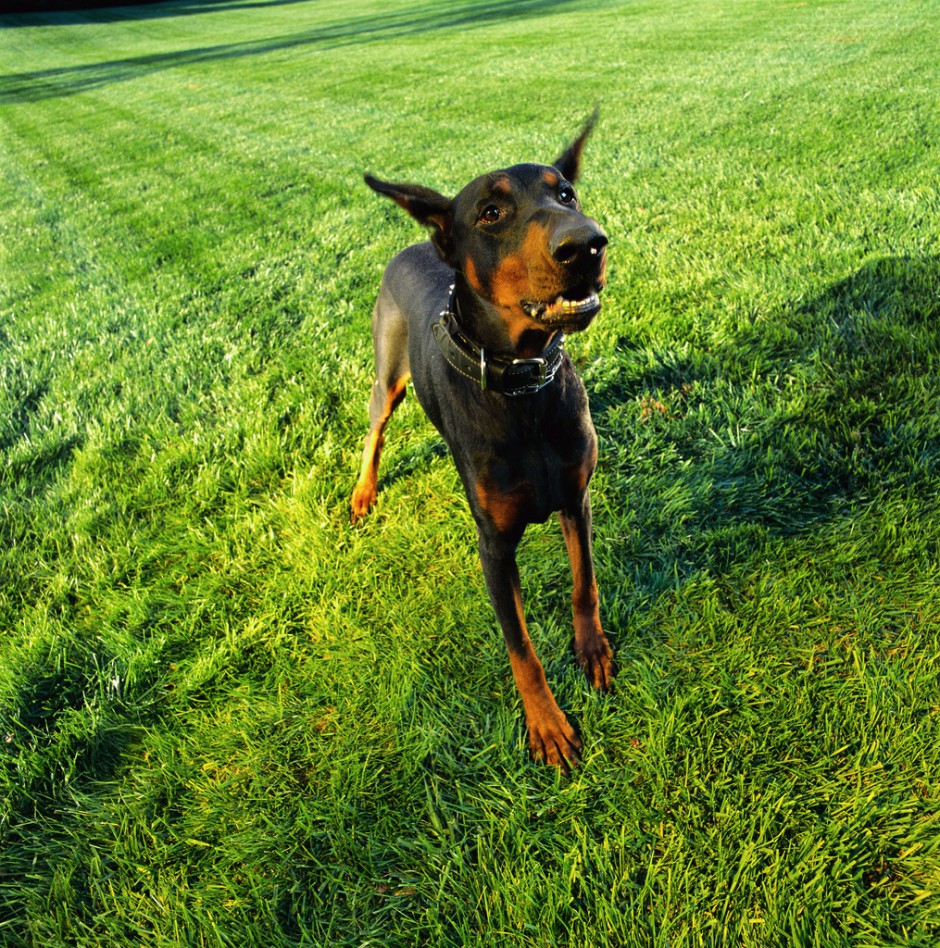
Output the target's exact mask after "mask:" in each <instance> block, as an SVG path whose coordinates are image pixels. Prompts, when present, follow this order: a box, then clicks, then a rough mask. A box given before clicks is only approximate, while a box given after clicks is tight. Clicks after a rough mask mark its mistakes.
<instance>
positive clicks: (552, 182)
mask: <svg viewBox="0 0 940 948" xmlns="http://www.w3.org/2000/svg"><path fill="white" fill-rule="evenodd" d="M542 180H543V181H544V182H545V183H546V184H547V185H548V186H549V187H550V188H554V187H556V186H557V185H558V183H559V182H560V181H561V176H560V175H559V174H558V173H557V172H555V171H550V170H547V169H546V170H545V171H543V172H542Z"/></svg>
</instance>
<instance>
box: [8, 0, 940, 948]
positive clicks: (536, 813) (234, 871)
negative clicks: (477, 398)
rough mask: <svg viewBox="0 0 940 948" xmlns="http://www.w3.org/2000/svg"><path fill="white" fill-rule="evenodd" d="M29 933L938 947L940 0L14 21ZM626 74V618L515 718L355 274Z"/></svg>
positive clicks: (609, 562)
mask: <svg viewBox="0 0 940 948" xmlns="http://www.w3.org/2000/svg"><path fill="white" fill-rule="evenodd" d="M0 23H2V26H3V30H2V32H0V50H2V65H0V175H2V180H0V451H2V459H0V577H2V582H0V622H2V628H3V636H2V638H0V764H2V766H0V943H3V944H9V945H37V946H40V945H41V946H58V945H83V946H85V945H99V944H101V945H125V944H126V945H136V944H145V945H175V944H186V945H233V946H243V945H263V946H271V945H290V944H303V945H311V946H312V945H349V946H365V945H370V946H375V945H382V946H411V945H428V946H455V948H456V946H474V945H477V946H494V948H502V946H547V945H570V946H579V948H580V946H584V948H593V946H598V945H612V946H646V945H650V946H662V948H665V946H671V948H679V946H690V948H691V946H705V945H714V946H726V945H729V946H730V945H743V946H781V948H783V946H793V945H799V946H803V945H806V946H817V945H818V946H827V948H828V946H853V948H862V946H866V948H885V946H893V945H916V946H925V948H926V946H931V948H932V946H933V945H936V944H937V942H938V940H940V816H938V812H940V782H938V774H940V697H938V696H940V681H938V678H940V642H938V637H940V636H938V630H940V332H938V328H940V190H938V183H937V148H938V145H940V115H938V111H937V105H936V103H937V101H938V98H940V74H938V73H937V70H936V66H935V63H936V36H937V30H938V28H940V9H938V8H937V5H936V4H935V3H933V2H928V0H923V2H918V0H909V2H905V3H902V4H898V3H897V2H896V0H890V2H889V0H870V2H867V3H847V2H839V0H808V2H803V3H772V4H767V3H763V2H759V0H705V2H684V3H680V2H672V3H666V4H664V3H661V2H655V3H654V2H652V0H637V2H612V0H600V2H590V3H589V2H578V0H574V2H548V0H543V2H537V0H529V2H524V0H519V2H510V3H499V4H497V3H494V2H490V0H462V2H455V3H435V4H431V3H424V2H417V0H396V2H392V3H389V2H385V3H378V2H376V0H363V2H361V3H358V4H349V3H340V2H337V0H318V2H313V0H310V2H296V3H289V2H288V3H277V2H271V3H255V2H244V3H242V2H232V3H218V4H203V5H200V4H195V3H190V2H183V0H181V2H179V3H176V4H165V5H161V6H141V7H134V8H127V9H125V10H119V11H108V10H98V11H84V12H80V13H68V14H59V15H52V14H45V15H39V14H33V15H30V14H22V15H17V16H9V17H6V18H3V19H2V21H0ZM595 101H599V102H600V106H601V121H600V123H599V126H598V129H597V131H596V132H595V135H594V137H593V139H592V140H591V142H590V144H589V146H588V151H587V155H586V167H585V174H584V181H583V183H582V185H581V189H580V190H581V196H582V199H583V200H584V203H585V205H586V207H587V208H588V209H589V210H590V212H591V213H592V214H594V216H596V217H597V218H598V219H599V220H600V221H601V222H602V224H603V226H604V227H605V229H606V230H607V232H608V233H609V235H610V238H611V268H610V269H611V272H610V276H611V279H610V286H609V289H608V291H607V292H606V294H605V297H604V311H603V312H602V314H601V316H600V317H599V318H598V320H597V321H596V323H595V325H594V326H592V327H591V329H590V330H589V331H588V332H587V333H585V334H584V335H583V336H581V337H578V338H575V339H572V340H571V349H572V351H573V353H574V355H575V357H576V360H577V362H578V364H579V365H580V366H581V369H582V374H583V376H584V378H585V381H586V384H587V386H588V389H589V392H590V395H591V400H592V408H593V413H594V417H595V422H596V425H597V428H598V432H599V435H600V439H601V456H600V463H599V468H598V472H597V475H596V478H595V482H594V490H593V497H594V506H595V532H596V561H597V569H598V574H599V580H600V584H601V591H602V609H603V616H604V619H605V623H606V627H607V629H608V631H609V633H610V635H611V638H612V639H613V642H614V645H615V647H616V649H617V655H618V659H619V674H618V678H617V681H616V688H615V690H614V692H613V693H612V694H610V695H608V696H600V695H597V694H594V693H592V691H591V689H590V688H589V687H588V686H587V684H586V683H585V682H584V680H583V678H582V677H581V675H580V672H579V670H578V668H577V665H576V663H575V661H574V660H573V657H572V655H571V652H570V638H571V625H570V615H569V608H570V607H569V595H570V593H569V590H570V577H569V572H568V566H567V562H566V558H565V555H564V549H563V543H562V541H561V537H560V531H559V530H558V527H557V524H553V523H550V524H546V525H545V526H540V527H537V528H533V529H531V530H530V532H529V533H528V534H527V536H526V539H525V541H524V543H523V546H522V548H521V552H520V562H521V569H522V573H523V583H524V587H525V592H526V604H527V609H528V614H529V618H530V625H531V631H532V634H533V638H534V640H535V643H536V647H537V649H538V651H539V653H540V655H541V657H542V659H543V661H544V663H545V665H546V669H547V672H548V675H549V679H550V681H551V683H552V684H553V686H554V689H555V692H556V695H557V696H558V698H559V702H560V703H561V705H562V706H563V707H564V708H565V709H566V710H567V711H568V712H569V713H570V714H571V715H572V716H573V717H574V718H575V719H576V720H577V721H578V723H579V725H580V727H581V730H582V732H583V735H584V738H585V755H584V762H583V766H582V767H581V768H580V769H579V770H577V771H576V772H575V773H574V774H573V775H572V776H571V777H570V778H569V779H565V778H560V777H559V776H558V775H556V774H555V773H553V772H549V771H548V770H547V769H545V768H543V767H541V766H538V765H535V764H533V763H530V762H529V761H528V760H527V757H526V750H525V745H526V742H525V735H524V733H523V729H522V723H521V707H520V702H519V700H518V697H517V695H516V693H515V690H514V688H513V685H512V680H511V677H510V675H509V669H508V660H507V657H506V655H505V649H504V646H503V644H502V641H501V636H500V634H499V631H498V628H497V627H496V623H495V620H494V618H493V615H492V613H491V610H490V608H489V606H488V604H487V602H486V596H485V591H484V587H483V580H482V574H481V571H480V567H479V564H478V561H477V556H476V548H475V539H474V531H473V524H472V520H471V517H470V515H469V512H468V510H467V507H466V502H465V500H464V499H463V497H462V494H461V490H460V485H459V482H458V478H457V475H456V472H455V471H454V469H453V465H452V463H451V461H450V459H449V458H448V457H447V455H446V453H445V451H444V450H443V448H442V446H441V443H440V441H439V439H438V438H437V436H436V435H435V433H434V431H433V429H432V428H431V427H430V425H429V423H428V422H427V421H426V420H425V419H424V418H423V416H422V414H421V412H420V409H419V408H418V407H417V405H416V403H415V401H414V399H413V398H409V399H407V400H406V402H405V404H404V405H403V406H402V408H401V409H400V411H399V413H397V414H396V417H395V419H394V420H393V422H392V425H391V427H390V430H389V437H388V444H387V449H386V454H385V457H384V459H383V468H382V483H381V493H380V500H379V504H378V507H377V509H376V511H375V512H374V513H373V514H372V516H371V517H370V518H368V519H367V520H366V521H365V522H364V523H362V524H361V525H359V526H358V527H356V528H353V527H351V526H350V525H349V522H348V495H349V493H350V491H351V488H352V484H353V481H354V478H355V473H356V467H357V463H358V458H359V454H360V451H361V445H362V438H363V436H364V433H365V427H366V401H367V395H368V390H369V386H370V382H371V379H370V371H371V345H370V342H369V317H370V310H371V305H372V301H373V298H374V294H375V291H376V288H377V284H378V279H379V276H380V273H381V270H382V267H383V265H384V263H385V262H386V261H387V260H388V259H389V258H390V257H391V255H392V254H393V253H394V252H395V251H396V250H398V249H400V248H402V247H403V246H405V245H406V244H408V243H409V242H412V241H414V240H415V239H418V238H419V237H420V233H419V231H418V229H417V228H416V227H415V226H414V225H413V224H412V223H411V222H410V221H408V220H407V219H406V218H405V215H403V214H401V213H400V212H398V211H397V210H396V209H395V208H394V207H392V206H391V205H390V204H388V202H383V201H380V200H379V199H377V198H376V197H375V196H374V195H373V194H372V193H371V192H369V191H368V189H367V188H366V187H365V186H364V185H363V184H362V181H361V174H362V172H363V171H372V172H375V173H376V174H380V175H383V176H387V177H389V178H393V179H394V178H401V179H411V180H417V181H420V182H421V183H424V184H427V185H429V186H431V187H434V188H437V189H439V190H442V191H445V192H446V191H449V192H453V191H455V190H456V189H457V188H458V187H460V186H461V185H462V184H464V183H465V182H466V181H467V180H469V178H470V177H471V176H473V175H475V174H477V173H479V172H480V171H482V170H485V169H489V168H493V167H498V166H500V165H504V164H509V163H514V162H516V161H520V160H550V159H551V158H553V157H554V156H555V155H556V154H557V153H558V151H559V149H560V148H561V147H562V146H563V145H564V144H565V142H566V141H567V140H568V138H569V137H570V136H571V135H572V134H573V133H574V131H575V130H576V129H577V128H578V126H579V123H580V122H581V121H582V120H583V118H584V117H585V116H586V115H587V114H588V113H589V112H590V110H591V108H592V106H593V104H594V102H595Z"/></svg>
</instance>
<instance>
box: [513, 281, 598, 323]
mask: <svg viewBox="0 0 940 948" xmlns="http://www.w3.org/2000/svg"><path fill="white" fill-rule="evenodd" d="M598 292H599V288H598V290H589V291H587V292H586V294H582V295H581V296H579V297H575V298H572V296H573V294H572V295H569V296H565V295H564V294H561V293H560V294H559V295H558V296H556V297H555V299H554V300H552V301H551V302H530V301H527V300H523V302H522V308H523V309H524V310H525V311H526V312H527V313H528V314H529V316H531V317H532V318H533V319H537V320H539V321H540V322H544V323H564V322H568V321H570V320H572V319H575V320H577V319H580V318H583V317H585V316H587V315H589V314H590V315H592V316H593V315H594V314H595V313H597V311H598V310H599V309H600V308H601V301H600V299H599V298H598V295H597V294H598Z"/></svg>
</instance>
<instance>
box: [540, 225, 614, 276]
mask: <svg viewBox="0 0 940 948" xmlns="http://www.w3.org/2000/svg"><path fill="white" fill-rule="evenodd" d="M606 246H607V235H606V234H605V233H604V232H603V231H602V230H597V229H595V228H590V229H586V228H583V227H582V228H578V229H577V230H574V231H570V232H569V233H567V234H562V235H561V236H560V237H559V239H558V241H557V243H556V244H555V246H554V247H553V248H552V256H553V257H554V258H555V260H557V261H558V262H559V263H561V264H564V265H565V266H568V267H570V266H574V265H575V264H580V263H586V262H587V261H588V260H590V259H591V258H592V257H595V258H596V257H598V256H600V254H601V252H602V251H603V250H604V248H605V247H606Z"/></svg>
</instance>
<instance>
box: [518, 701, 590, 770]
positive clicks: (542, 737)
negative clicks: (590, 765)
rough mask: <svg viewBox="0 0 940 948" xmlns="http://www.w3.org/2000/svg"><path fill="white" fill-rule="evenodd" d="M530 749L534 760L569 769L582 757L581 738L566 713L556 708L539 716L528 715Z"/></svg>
mask: <svg viewBox="0 0 940 948" xmlns="http://www.w3.org/2000/svg"><path fill="white" fill-rule="evenodd" d="M526 727H527V728H528V731H529V751H530V753H531V754H532V757H533V759H534V760H542V761H545V763H546V764H551V766H552V767H557V768H558V769H559V770H565V771H568V770H570V769H571V768H572V767H577V766H578V762H579V761H580V759H581V738H579V737H578V734H577V732H576V731H575V729H574V728H573V727H572V726H571V723H570V722H569V721H568V719H567V718H566V717H565V715H564V713H563V712H562V711H561V710H560V709H558V708H556V709H555V711H554V712H552V713H543V714H541V715H539V716H538V717H534V716H532V715H528V716H527V717H526Z"/></svg>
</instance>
